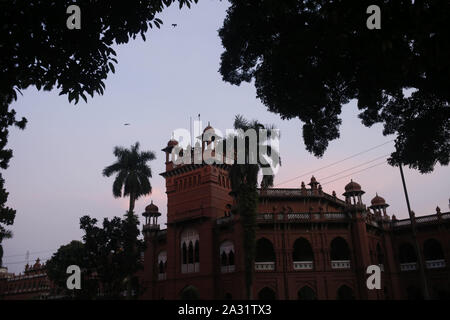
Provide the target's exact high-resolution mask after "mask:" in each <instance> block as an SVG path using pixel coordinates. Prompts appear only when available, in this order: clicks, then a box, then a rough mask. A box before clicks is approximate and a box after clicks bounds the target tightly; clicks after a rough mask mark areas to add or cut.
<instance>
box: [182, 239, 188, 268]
mask: <svg viewBox="0 0 450 320" xmlns="http://www.w3.org/2000/svg"><path fill="white" fill-rule="evenodd" d="M182 250H183V264H187V247H186V243H185V242H184V243H183V249H182Z"/></svg>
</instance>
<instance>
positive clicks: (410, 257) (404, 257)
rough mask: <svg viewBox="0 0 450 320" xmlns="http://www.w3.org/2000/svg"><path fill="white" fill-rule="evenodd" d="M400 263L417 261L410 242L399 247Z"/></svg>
mask: <svg viewBox="0 0 450 320" xmlns="http://www.w3.org/2000/svg"><path fill="white" fill-rule="evenodd" d="M399 260H400V263H412V262H416V261H417V256H416V250H414V247H413V246H412V245H411V244H410V243H403V244H402V245H401V246H400V247H399Z"/></svg>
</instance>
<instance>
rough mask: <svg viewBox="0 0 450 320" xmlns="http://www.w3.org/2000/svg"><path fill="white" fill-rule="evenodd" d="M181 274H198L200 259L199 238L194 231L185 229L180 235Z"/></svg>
mask: <svg viewBox="0 0 450 320" xmlns="http://www.w3.org/2000/svg"><path fill="white" fill-rule="evenodd" d="M180 238H181V239H180V240H181V250H182V257H183V258H182V262H181V272H182V273H187V272H198V271H199V268H200V265H199V260H200V259H199V258H200V243H199V236H198V233H197V231H196V230H193V229H186V230H185V231H183V232H182V233H181V236H180Z"/></svg>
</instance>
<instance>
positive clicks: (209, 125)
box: [203, 121, 214, 133]
mask: <svg viewBox="0 0 450 320" xmlns="http://www.w3.org/2000/svg"><path fill="white" fill-rule="evenodd" d="M207 130H212V131H213V132H214V128H213V127H211V124H210V123H209V121H208V125H207V126H206V128H205V129H204V130H203V133H205V132H206V131H207Z"/></svg>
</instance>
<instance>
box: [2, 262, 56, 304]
mask: <svg viewBox="0 0 450 320" xmlns="http://www.w3.org/2000/svg"><path fill="white" fill-rule="evenodd" d="M3 274H4V275H6V276H3V277H2V276H1V275H0V300H2V299H4V300H41V299H47V297H48V296H49V294H50V290H51V287H52V286H51V283H50V281H49V280H48V277H47V272H46V269H45V264H41V262H40V260H39V258H38V259H37V260H36V262H35V264H34V265H28V264H27V265H26V266H25V271H24V273H23V274H19V275H15V274H12V273H7V272H5V273H3Z"/></svg>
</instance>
